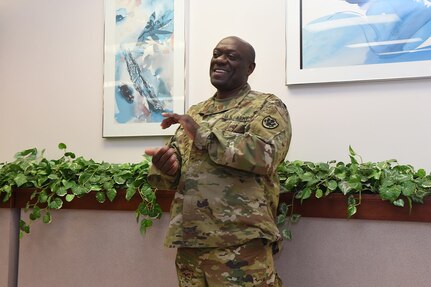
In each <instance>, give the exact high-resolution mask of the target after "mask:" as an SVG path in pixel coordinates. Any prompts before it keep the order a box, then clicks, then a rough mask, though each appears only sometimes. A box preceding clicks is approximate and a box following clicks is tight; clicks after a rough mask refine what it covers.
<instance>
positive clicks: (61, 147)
mask: <svg viewBox="0 0 431 287" xmlns="http://www.w3.org/2000/svg"><path fill="white" fill-rule="evenodd" d="M58 148H59V149H66V148H67V146H66V145H65V144H64V143H59V144H58Z"/></svg>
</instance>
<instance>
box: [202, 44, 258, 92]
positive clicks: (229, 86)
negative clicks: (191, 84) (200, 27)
mask: <svg viewBox="0 0 431 287" xmlns="http://www.w3.org/2000/svg"><path fill="white" fill-rule="evenodd" d="M253 69H254V63H253V62H252V61H251V60H250V51H249V50H248V49H247V46H246V44H244V43H243V42H241V41H240V40H238V39H235V38H226V39H223V40H221V41H220V42H219V43H218V44H217V46H216V47H215V48H214V51H213V56H212V58H211V63H210V78H211V84H212V85H213V86H214V87H216V88H217V90H219V91H231V90H234V89H237V88H240V87H242V86H243V85H244V84H245V83H247V80H248V76H249V75H250V74H251V73H252V72H253Z"/></svg>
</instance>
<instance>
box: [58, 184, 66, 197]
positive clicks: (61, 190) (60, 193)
mask: <svg viewBox="0 0 431 287" xmlns="http://www.w3.org/2000/svg"><path fill="white" fill-rule="evenodd" d="M55 194H57V195H58V196H65V195H66V194H67V188H65V187H64V186H62V187H60V188H58V189H57V191H56V192H55Z"/></svg>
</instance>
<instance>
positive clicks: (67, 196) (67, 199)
mask: <svg viewBox="0 0 431 287" xmlns="http://www.w3.org/2000/svg"><path fill="white" fill-rule="evenodd" d="M74 198H75V195H74V194H67V195H66V201H67V202H71V201H72V200H73V199H74Z"/></svg>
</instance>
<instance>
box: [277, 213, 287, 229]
mask: <svg viewBox="0 0 431 287" xmlns="http://www.w3.org/2000/svg"><path fill="white" fill-rule="evenodd" d="M285 223H286V215H285V214H279V215H278V216H277V225H278V226H283V225H284V224H285Z"/></svg>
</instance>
